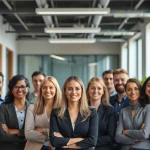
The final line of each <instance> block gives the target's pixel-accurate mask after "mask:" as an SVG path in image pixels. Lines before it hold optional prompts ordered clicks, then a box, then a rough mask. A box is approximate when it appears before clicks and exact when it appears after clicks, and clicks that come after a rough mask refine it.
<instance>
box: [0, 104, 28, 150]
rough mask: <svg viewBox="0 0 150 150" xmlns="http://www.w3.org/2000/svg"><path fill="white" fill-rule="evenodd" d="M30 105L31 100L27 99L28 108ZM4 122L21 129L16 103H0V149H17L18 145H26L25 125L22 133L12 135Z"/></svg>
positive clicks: (11, 127)
mask: <svg viewBox="0 0 150 150" xmlns="http://www.w3.org/2000/svg"><path fill="white" fill-rule="evenodd" d="M28 106H29V102H28V101H26V110H27V108H28ZM2 124H6V125H7V127H8V128H10V129H19V124H18V119H17V115H16V111H15V106H14V103H9V104H5V103H4V104H2V105H0V149H11V150H16V147H19V145H20V146H21V147H24V145H25V136H24V125H23V127H22V129H21V130H20V135H19V136H17V135H12V134H8V133H6V132H5V131H4V130H3V128H2Z"/></svg>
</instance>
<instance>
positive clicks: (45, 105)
mask: <svg viewBox="0 0 150 150" xmlns="http://www.w3.org/2000/svg"><path fill="white" fill-rule="evenodd" d="M60 101H61V91H60V87H59V84H58V82H57V80H56V79H55V78H54V77H52V76H48V77H46V78H45V79H44V81H43V83H42V84H41V88H40V93H39V97H38V98H37V100H36V103H35V104H31V105H30V106H29V108H28V111H27V117H26V123H25V136H26V139H27V143H26V146H25V150H31V149H32V150H49V149H52V147H51V144H50V140H49V119H50V116H51V111H52V108H57V107H60Z"/></svg>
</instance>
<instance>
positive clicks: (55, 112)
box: [52, 108, 60, 116]
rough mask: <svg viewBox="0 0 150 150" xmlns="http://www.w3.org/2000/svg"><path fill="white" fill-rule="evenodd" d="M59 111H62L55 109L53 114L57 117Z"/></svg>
mask: <svg viewBox="0 0 150 150" xmlns="http://www.w3.org/2000/svg"><path fill="white" fill-rule="evenodd" d="M59 111H60V108H53V109H52V114H53V115H56V116H57V115H58V113H59Z"/></svg>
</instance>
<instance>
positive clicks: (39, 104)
mask: <svg viewBox="0 0 150 150" xmlns="http://www.w3.org/2000/svg"><path fill="white" fill-rule="evenodd" d="M46 81H50V82H52V83H53V84H54V86H55V88H56V93H55V96H54V102H53V108H59V107H60V105H61V104H60V103H61V90H60V86H59V84H58V81H57V80H56V79H55V78H54V77H53V76H47V77H45V79H44V81H43V82H42V84H41V87H40V93H39V96H38V97H37V100H36V103H35V109H34V111H35V114H37V115H40V114H42V113H43V111H44V98H43V96H42V88H43V85H44V84H45V82H46Z"/></svg>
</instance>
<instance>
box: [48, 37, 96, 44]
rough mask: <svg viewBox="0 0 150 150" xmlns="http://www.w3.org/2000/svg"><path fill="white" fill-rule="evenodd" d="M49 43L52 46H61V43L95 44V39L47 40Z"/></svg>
mask: <svg viewBox="0 0 150 150" xmlns="http://www.w3.org/2000/svg"><path fill="white" fill-rule="evenodd" d="M49 42H50V43H53V44H63V43H66V44H72V43H78V44H79V43H89V44H90V43H95V42H96V39H94V38H93V39H82V38H78V39H66V38H65V39H49Z"/></svg>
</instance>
